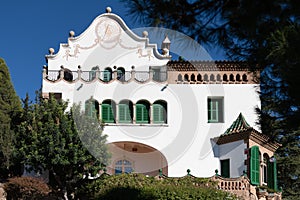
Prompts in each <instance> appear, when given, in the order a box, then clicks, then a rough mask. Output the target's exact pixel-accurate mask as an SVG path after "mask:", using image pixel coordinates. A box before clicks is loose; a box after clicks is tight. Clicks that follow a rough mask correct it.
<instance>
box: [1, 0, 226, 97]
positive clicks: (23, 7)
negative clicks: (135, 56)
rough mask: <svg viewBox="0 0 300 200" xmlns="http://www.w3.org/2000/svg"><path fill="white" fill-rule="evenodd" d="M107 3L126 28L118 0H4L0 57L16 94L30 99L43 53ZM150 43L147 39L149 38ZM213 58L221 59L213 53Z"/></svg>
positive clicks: (37, 86) (80, 27) (83, 25)
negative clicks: (121, 19) (4, 62)
mask: <svg viewBox="0 0 300 200" xmlns="http://www.w3.org/2000/svg"><path fill="white" fill-rule="evenodd" d="M107 6H110V7H111V8H112V12H113V13H115V14H117V15H119V16H120V17H121V18H123V20H124V21H125V23H126V24H127V26H128V27H129V28H139V27H143V25H142V24H139V23H134V21H136V20H134V18H133V17H132V16H130V15H128V13H127V12H126V5H125V4H124V3H122V2H120V1H118V0H87V1H82V0H81V1H79V0H72V1H71V0H27V1H22V0H4V1H1V12H0V26H1V31H0V57H1V58H3V59H4V60H5V61H6V64H7V66H8V67H9V71H10V74H11V78H12V81H13V84H14V87H15V90H16V92H17V94H18V95H19V96H20V98H24V97H25V95H26V93H29V95H30V98H31V99H34V97H35V91H36V90H38V89H40V88H41V83H42V66H43V65H46V60H45V55H46V54H48V49H49V48H50V47H53V48H54V49H55V51H56V52H57V51H58V47H59V44H60V43H66V42H67V38H68V34H69V31H70V30H74V31H75V33H76V35H79V34H80V33H82V32H83V31H84V30H85V29H86V28H87V27H88V26H89V25H90V23H91V22H92V21H93V20H94V18H96V17H97V16H98V15H100V14H102V13H104V12H105V8H106V7H107ZM150 42H151V41H150ZM212 57H213V59H217V60H219V59H224V57H223V56H222V55H220V54H216V53H213V56H212Z"/></svg>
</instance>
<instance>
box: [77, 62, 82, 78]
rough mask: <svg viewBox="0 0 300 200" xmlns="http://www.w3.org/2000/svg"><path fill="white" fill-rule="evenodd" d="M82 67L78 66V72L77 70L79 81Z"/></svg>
mask: <svg viewBox="0 0 300 200" xmlns="http://www.w3.org/2000/svg"><path fill="white" fill-rule="evenodd" d="M81 72H82V71H81V66H80V65H78V70H77V73H78V80H81Z"/></svg>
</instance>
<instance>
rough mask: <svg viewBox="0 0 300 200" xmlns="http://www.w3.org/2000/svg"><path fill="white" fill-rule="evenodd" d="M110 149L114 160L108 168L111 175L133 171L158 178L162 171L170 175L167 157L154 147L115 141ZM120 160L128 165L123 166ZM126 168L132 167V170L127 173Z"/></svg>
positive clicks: (109, 146) (109, 145)
mask: <svg viewBox="0 0 300 200" xmlns="http://www.w3.org/2000/svg"><path fill="white" fill-rule="evenodd" d="M108 148H109V150H110V152H111V160H112V162H111V164H110V166H108V171H107V172H108V173H109V174H115V173H118V174H119V173H130V172H129V171H131V172H135V173H141V174H145V175H149V176H157V175H159V170H161V169H162V173H163V174H164V175H168V162H167V159H166V157H165V155H164V154H163V153H162V152H161V151H159V150H158V149H156V148H154V147H152V146H149V145H147V144H144V143H139V142H133V141H115V142H113V143H109V144H108ZM120 160H121V161H123V162H124V160H125V163H126V165H122V163H121V162H120ZM127 161H128V162H127ZM123 164H124V163H123ZM125 166H131V167H132V170H130V169H128V170H127V171H126V170H125V169H124V167H125ZM116 167H117V168H116ZM121 167H122V168H121ZM116 169H117V171H116ZM121 169H122V170H121Z"/></svg>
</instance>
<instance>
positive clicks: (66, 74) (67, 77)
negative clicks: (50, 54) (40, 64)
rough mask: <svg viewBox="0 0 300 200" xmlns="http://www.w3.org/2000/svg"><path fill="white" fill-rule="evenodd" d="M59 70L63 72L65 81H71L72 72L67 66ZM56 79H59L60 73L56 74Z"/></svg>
mask: <svg viewBox="0 0 300 200" xmlns="http://www.w3.org/2000/svg"><path fill="white" fill-rule="evenodd" d="M61 70H63V73H64V78H63V79H64V80H65V81H68V82H72V81H73V72H72V71H71V70H69V69H68V68H63V67H62V69H61ZM57 79H60V73H59V74H58V76H57Z"/></svg>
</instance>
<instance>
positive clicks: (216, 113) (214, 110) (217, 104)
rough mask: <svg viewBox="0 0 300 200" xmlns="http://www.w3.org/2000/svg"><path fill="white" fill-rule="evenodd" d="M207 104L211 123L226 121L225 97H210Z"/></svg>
mask: <svg viewBox="0 0 300 200" xmlns="http://www.w3.org/2000/svg"><path fill="white" fill-rule="evenodd" d="M207 106H208V122H209V123H219V122H224V120H223V115H224V110H223V97H213V98H208V99H207Z"/></svg>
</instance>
